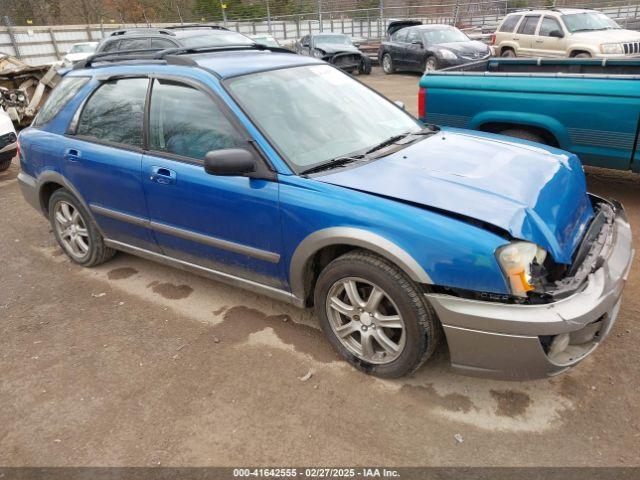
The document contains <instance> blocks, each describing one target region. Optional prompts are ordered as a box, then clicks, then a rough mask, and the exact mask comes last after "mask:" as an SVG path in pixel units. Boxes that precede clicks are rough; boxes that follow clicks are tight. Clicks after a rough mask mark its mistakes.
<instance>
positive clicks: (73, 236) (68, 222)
mask: <svg viewBox="0 0 640 480" xmlns="http://www.w3.org/2000/svg"><path fill="white" fill-rule="evenodd" d="M49 219H50V220H51V226H52V228H53V232H54V235H55V237H56V240H57V241H58V244H59V245H60V247H61V248H62V250H63V251H64V253H66V254H67V256H68V257H69V258H70V259H71V260H72V261H73V262H75V263H77V264H78V265H82V266H83V267H95V266H96V265H100V264H101V263H104V262H106V261H107V260H110V259H111V258H113V256H114V255H115V253H116V252H115V250H113V249H111V248H109V247H107V246H106V245H105V244H104V239H103V237H102V235H101V234H100V232H99V231H98V228H97V227H96V225H95V224H94V223H93V220H92V219H91V216H90V215H89V213H88V212H87V210H86V209H85V208H84V207H83V206H82V204H81V203H80V202H79V201H78V199H77V198H76V197H75V196H73V194H71V192H69V191H68V190H65V189H59V190H56V191H55V192H54V194H53V195H52V196H51V199H50V200H49Z"/></svg>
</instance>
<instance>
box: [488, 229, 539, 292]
mask: <svg viewBox="0 0 640 480" xmlns="http://www.w3.org/2000/svg"><path fill="white" fill-rule="evenodd" d="M496 257H497V259H498V263H499V264H500V267H502V271H503V272H504V274H505V276H506V277H507V280H508V282H509V287H510V288H511V293H512V294H513V295H515V296H518V297H526V296H527V292H530V291H531V290H535V286H534V285H533V283H534V279H533V277H532V274H531V267H532V266H533V265H534V264H537V265H542V264H543V263H544V260H545V258H547V252H546V250H544V249H543V248H540V247H539V246H538V245H536V244H535V243H530V242H520V241H516V242H512V243H510V244H509V245H505V246H503V247H500V248H499V249H498V250H497V251H496Z"/></svg>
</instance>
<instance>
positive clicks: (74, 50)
mask: <svg viewBox="0 0 640 480" xmlns="http://www.w3.org/2000/svg"><path fill="white" fill-rule="evenodd" d="M98 43H99V42H83V43H75V44H73V45H72V46H71V48H70V49H69V51H68V52H67V53H66V54H65V56H64V57H63V58H62V64H63V65H64V66H67V67H70V66H72V65H73V64H74V63H75V62H78V61H80V60H85V59H86V58H89V57H90V56H91V55H93V54H94V53H95V52H96V48H98Z"/></svg>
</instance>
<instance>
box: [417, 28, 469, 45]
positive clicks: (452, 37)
mask: <svg viewBox="0 0 640 480" xmlns="http://www.w3.org/2000/svg"><path fill="white" fill-rule="evenodd" d="M423 33H424V36H425V38H426V39H427V43H428V44H429V45H438V44H439V43H456V42H468V41H469V37H467V36H466V35H465V34H464V33H462V32H461V31H460V30H458V29H457V28H438V29H436V30H432V29H430V30H424V32H423Z"/></svg>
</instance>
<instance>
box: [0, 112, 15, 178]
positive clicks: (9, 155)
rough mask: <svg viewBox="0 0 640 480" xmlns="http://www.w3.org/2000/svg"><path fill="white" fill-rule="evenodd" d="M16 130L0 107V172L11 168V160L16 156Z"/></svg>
mask: <svg viewBox="0 0 640 480" xmlns="http://www.w3.org/2000/svg"><path fill="white" fill-rule="evenodd" d="M16 139H17V137H16V130H15V128H13V122H12V121H11V118H10V117H9V115H7V112H5V111H4V109H3V108H2V107H1V106H0V172H4V171H5V170H7V169H8V168H9V167H10V166H11V160H13V157H15V156H16V149H17V144H16Z"/></svg>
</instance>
